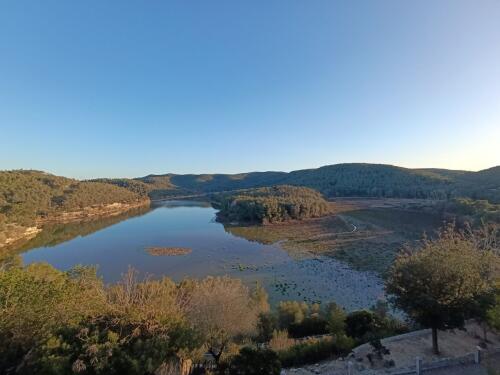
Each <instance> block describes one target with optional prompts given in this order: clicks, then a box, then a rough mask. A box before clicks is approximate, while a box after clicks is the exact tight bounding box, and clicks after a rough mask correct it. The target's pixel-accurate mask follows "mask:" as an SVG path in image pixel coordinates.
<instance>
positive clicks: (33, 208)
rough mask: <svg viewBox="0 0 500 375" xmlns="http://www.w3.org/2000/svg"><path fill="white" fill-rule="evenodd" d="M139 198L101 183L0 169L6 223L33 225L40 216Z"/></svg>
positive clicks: (0, 195)
mask: <svg viewBox="0 0 500 375" xmlns="http://www.w3.org/2000/svg"><path fill="white" fill-rule="evenodd" d="M140 199H141V197H140V196H139V195H138V194H136V193H134V192H132V191H130V190H127V189H125V188H122V187H118V186H114V185H111V184H107V183H102V182H89V181H78V180H74V179H69V178H65V177H58V176H54V175H51V174H48V173H44V172H39V171H24V170H20V171H2V172H0V214H1V215H2V220H3V221H4V222H7V223H18V224H20V225H25V226H26V225H33V224H34V222H35V220H36V219H37V218H40V217H46V216H50V215H54V214H59V213H62V212H69V211H78V210H81V209H82V208H84V207H89V206H95V205H103V204H111V203H132V202H137V201H138V200H140ZM0 221H1V220H0Z"/></svg>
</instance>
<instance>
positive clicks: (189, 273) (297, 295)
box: [21, 201, 383, 310]
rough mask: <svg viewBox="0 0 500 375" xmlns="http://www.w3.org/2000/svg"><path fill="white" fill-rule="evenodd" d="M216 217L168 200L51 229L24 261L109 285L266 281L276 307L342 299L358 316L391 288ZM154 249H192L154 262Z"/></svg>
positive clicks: (206, 209)
mask: <svg viewBox="0 0 500 375" xmlns="http://www.w3.org/2000/svg"><path fill="white" fill-rule="evenodd" d="M216 212H217V211H216V210H215V209H214V208H212V207H211V206H210V205H208V204H206V203H202V202H190V201H168V202H162V203H161V204H158V203H155V205H154V206H152V208H151V209H147V210H140V211H137V212H131V213H127V214H125V215H121V216H119V217H113V218H104V219H100V220H94V221H92V222H83V223H69V224H59V225H54V226H49V227H47V228H46V229H45V230H44V231H43V232H42V233H41V234H40V235H39V236H37V237H36V238H35V239H33V240H32V241H30V242H29V243H28V244H26V245H25V246H23V248H22V249H21V250H22V251H23V252H22V254H21V256H22V258H23V261H24V262H25V264H29V263H32V262H48V263H50V264H52V265H53V266H54V267H56V268H59V269H62V270H66V269H69V268H71V267H72V266H74V265H77V264H82V265H96V266H97V269H98V274H99V275H100V276H102V277H103V279H104V281H105V282H115V281H117V280H119V279H120V278H121V276H122V274H123V273H124V272H126V271H127V269H128V268H129V267H133V268H134V269H136V270H138V271H139V272H140V273H141V274H142V275H149V276H151V277H161V276H168V277H170V278H172V279H173V280H176V281H180V280H182V279H184V278H186V277H196V278H200V277H204V276H208V275H229V276H232V277H237V278H240V279H242V280H243V281H244V282H245V283H246V284H248V285H254V284H255V283H257V282H258V283H260V284H261V285H262V286H264V287H265V288H266V290H267V292H268V293H269V295H270V301H271V303H272V304H276V303H277V302H278V301H280V300H289V299H294V300H305V301H307V302H314V301H320V302H323V303H324V302H328V301H335V302H337V303H338V304H340V305H342V306H344V307H345V308H346V309H348V310H353V309H359V308H366V307H370V306H372V305H373V304H374V303H375V302H376V301H377V299H379V298H381V297H383V282H382V280H381V279H380V278H379V277H378V276H377V275H376V274H374V273H371V272H361V271H355V270H353V269H351V268H350V267H349V266H347V265H346V264H344V263H342V262H340V261H337V260H335V259H333V258H330V257H323V256H316V255H307V254H306V253H305V254H303V255H302V256H300V257H299V258H298V257H296V256H293V257H292V256H291V255H290V254H289V253H287V252H286V251H285V250H283V249H282V248H281V247H280V246H279V244H274V245H265V244H261V243H258V242H253V241H249V240H247V239H244V238H240V237H237V236H235V235H233V234H231V233H229V232H228V231H226V230H225V228H224V225H222V224H221V223H218V222H216V221H215V214H216ZM148 247H187V248H190V249H192V251H191V253H189V254H186V255H179V256H152V255H150V254H148V253H147V251H146V249H147V248H148Z"/></svg>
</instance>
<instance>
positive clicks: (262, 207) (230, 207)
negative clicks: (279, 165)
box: [215, 185, 330, 224]
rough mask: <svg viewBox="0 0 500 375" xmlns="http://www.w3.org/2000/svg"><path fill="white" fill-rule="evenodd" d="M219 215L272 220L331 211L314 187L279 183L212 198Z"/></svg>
mask: <svg viewBox="0 0 500 375" xmlns="http://www.w3.org/2000/svg"><path fill="white" fill-rule="evenodd" d="M215 201H216V203H215V204H216V206H218V208H220V211H219V213H218V219H219V220H220V221H228V222H234V221H237V222H244V223H258V224H271V223H280V222H286V221H291V220H302V219H307V218H314V217H321V216H324V215H327V214H328V213H329V212H330V208H329V204H328V202H327V201H326V200H325V199H323V197H322V195H321V194H320V193H318V192H317V191H315V190H313V189H309V188H305V187H296V186H288V185H280V186H273V187H265V188H259V189H249V190H243V191H239V192H236V193H235V194H230V195H219V196H217V197H216V198H215Z"/></svg>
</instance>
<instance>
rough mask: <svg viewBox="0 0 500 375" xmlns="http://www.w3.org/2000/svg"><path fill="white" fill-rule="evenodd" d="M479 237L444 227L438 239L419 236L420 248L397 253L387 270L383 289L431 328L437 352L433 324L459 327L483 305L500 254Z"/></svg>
mask: <svg viewBox="0 0 500 375" xmlns="http://www.w3.org/2000/svg"><path fill="white" fill-rule="evenodd" d="M480 243H481V242H478V241H477V238H475V237H471V236H470V235H467V234H464V233H458V232H456V231H455V230H454V228H453V227H448V228H446V229H445V230H443V231H442V233H441V234H440V236H439V237H438V238H437V239H435V240H426V241H424V244H423V248H422V249H421V250H420V251H418V252H411V251H410V252H407V253H404V254H401V255H400V256H399V257H398V258H397V260H396V261H395V263H394V265H393V267H392V269H391V271H390V274H389V277H388V280H387V283H386V290H387V293H388V294H390V295H392V296H393V297H392V300H393V302H394V304H395V305H396V307H398V308H400V309H402V310H404V311H405V312H406V313H407V314H408V315H409V316H410V317H411V318H413V319H414V320H415V321H416V322H418V323H420V324H421V325H423V326H425V327H430V328H432V329H433V347H434V351H435V352H436V353H438V345H437V330H438V329H449V328H457V327H463V325H464V322H465V319H468V318H473V317H476V316H477V315H482V314H479V311H481V310H482V309H486V308H487V304H485V303H484V302H485V301H486V300H487V298H485V296H486V295H488V294H490V293H492V291H493V290H494V288H495V285H494V282H495V278H496V277H498V269H499V268H498V267H499V258H498V255H496V254H495V253H493V252H492V251H490V250H488V249H481V248H480Z"/></svg>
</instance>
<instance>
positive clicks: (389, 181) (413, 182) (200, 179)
mask: <svg viewBox="0 0 500 375" xmlns="http://www.w3.org/2000/svg"><path fill="white" fill-rule="evenodd" d="M106 182H111V183H114V184H117V185H119V186H125V187H127V185H135V186H133V189H136V190H137V189H144V191H145V192H146V191H147V193H149V194H150V196H154V197H156V198H159V197H162V196H166V197H168V196H171V195H188V194H203V193H213V192H220V191H230V190H239V189H249V188H256V187H265V186H273V185H295V186H306V187H310V188H313V189H315V190H318V191H320V192H321V193H322V194H324V195H325V196H327V197H336V196H364V197H401V198H435V199H448V198H452V197H470V198H472V199H487V200H489V201H490V202H493V203H500V167H494V168H490V169H487V170H483V171H480V172H467V171H452V170H446V169H408V168H401V167H395V166H392V165H383V164H336V165H328V166H324V167H321V168H317V169H304V170H298V171H293V172H290V173H285V172H252V173H241V174H235V175H224V174H203V175H175V174H166V175H149V176H146V177H141V178H137V179H133V180H130V179H114V180H106Z"/></svg>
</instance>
